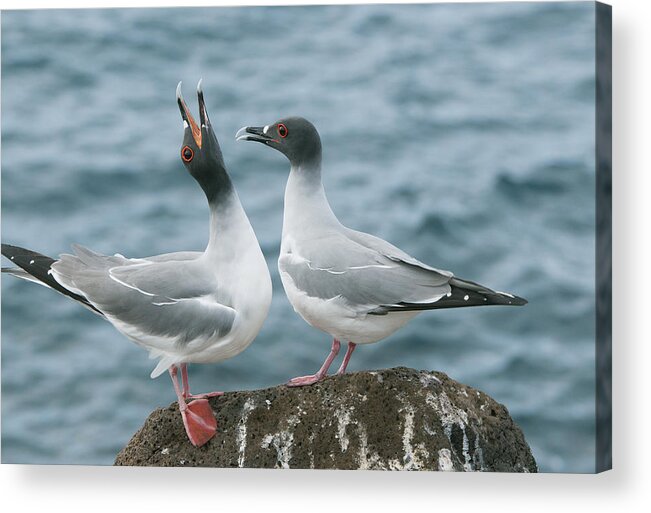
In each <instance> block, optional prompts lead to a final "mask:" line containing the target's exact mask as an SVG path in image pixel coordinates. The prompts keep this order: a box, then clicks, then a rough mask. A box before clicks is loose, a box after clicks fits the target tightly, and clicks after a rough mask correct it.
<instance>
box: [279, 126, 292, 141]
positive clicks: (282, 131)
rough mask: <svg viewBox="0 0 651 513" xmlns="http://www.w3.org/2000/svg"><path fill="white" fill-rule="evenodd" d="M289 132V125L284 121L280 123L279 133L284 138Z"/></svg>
mask: <svg viewBox="0 0 651 513" xmlns="http://www.w3.org/2000/svg"><path fill="white" fill-rule="evenodd" d="M288 133H289V131H288V130H287V127H286V126H285V125H283V124H282V123H280V124H279V125H278V135H279V136H280V137H282V138H283V139H284V138H285V137H287V134H288Z"/></svg>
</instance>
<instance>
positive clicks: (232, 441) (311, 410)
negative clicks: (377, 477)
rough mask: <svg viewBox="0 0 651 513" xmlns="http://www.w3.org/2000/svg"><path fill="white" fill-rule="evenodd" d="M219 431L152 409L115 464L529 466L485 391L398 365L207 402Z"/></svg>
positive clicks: (516, 431)
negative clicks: (188, 426) (201, 435)
mask: <svg viewBox="0 0 651 513" xmlns="http://www.w3.org/2000/svg"><path fill="white" fill-rule="evenodd" d="M210 401H211V403H210V404H211V406H212V408H213V410H214V412H215V415H216V417H217V423H218V428H217V429H218V433H217V435H216V436H215V437H214V438H213V439H212V440H211V441H210V442H208V443H207V444H206V445H204V446H203V447H200V448H196V447H193V446H192V445H191V444H190V442H189V441H188V439H187V437H186V435H185V431H184V430H183V424H182V421H181V416H180V414H179V410H178V405H177V404H176V403H173V404H172V405H170V406H169V407H167V408H165V409H158V410H156V411H154V412H153V413H152V414H151V415H150V416H149V418H148V419H147V421H146V422H145V425H144V426H143V427H142V428H141V429H140V431H138V432H137V433H136V434H135V435H134V437H133V438H132V439H131V441H130V442H129V443H128V445H127V446H126V447H125V448H124V449H123V450H122V451H121V452H120V453H119V454H118V456H117V458H116V460H115V464H116V465H145V466H208V467H256V468H319V469H386V470H453V471H474V470H481V471H496V472H536V471H537V468H536V462H535V461H534V458H533V456H532V454H531V450H530V449H529V446H528V445H527V442H526V441H525V439H524V436H523V434H522V431H521V430H520V428H519V427H518V426H517V425H516V424H515V422H513V419H511V417H510V415H509V413H508V411H507V409H506V408H505V407H504V406H502V405H501V404H499V403H497V402H496V401H494V400H493V399H491V398H490V397H489V396H487V395H486V394H484V393H483V392H480V391H479V390H476V389H474V388H471V387H469V386H466V385H463V384H461V383H458V382H456V381H454V380H452V379H450V378H449V377H447V376H446V375H445V374H443V373H440V372H426V371H420V372H419V371H416V370H412V369H407V368H404V367H399V368H395V369H387V370H381V371H375V372H357V373H352V374H345V375H343V376H336V377H329V378H328V379H326V380H325V381H323V382H321V383H318V384H316V385H313V386H309V387H303V388H289V387H287V386H284V385H280V386H277V387H273V388H267V389H264V390H253V391H242V392H227V393H226V394H225V395H224V396H221V397H217V398H212V399H210Z"/></svg>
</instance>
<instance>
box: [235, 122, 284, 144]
mask: <svg viewBox="0 0 651 513" xmlns="http://www.w3.org/2000/svg"><path fill="white" fill-rule="evenodd" d="M268 131H269V127H260V126H245V127H242V128H240V129H239V130H238V131H237V134H235V140H236V141H256V142H260V143H263V144H269V143H270V142H278V141H277V140H276V139H274V138H273V137H271V136H270V135H267V132H268Z"/></svg>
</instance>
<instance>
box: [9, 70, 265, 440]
mask: <svg viewBox="0 0 651 513" xmlns="http://www.w3.org/2000/svg"><path fill="white" fill-rule="evenodd" d="M197 95H198V100H199V115H200V124H197V123H196V121H195V120H194V118H193V117H192V114H191V113H190V110H189V109H188V107H187V105H186V104H185V102H184V100H183V98H182V96H181V84H180V83H179V86H178V88H177V102H178V105H179V108H180V110H181V116H182V117H183V124H184V137H183V145H182V147H181V152H180V158H181V160H182V161H183V164H184V165H185V167H186V169H187V170H188V172H189V173H190V175H191V176H192V177H193V178H194V179H195V180H196V181H197V182H198V183H199V185H200V186H201V188H202V189H203V191H204V193H205V194H206V197H207V199H208V205H209V207H210V237H209V242H208V246H207V247H206V250H205V251H203V252H192V251H185V252H178V253H169V254H164V255H157V256H152V257H146V258H126V257H124V256H122V255H120V254H116V255H114V256H106V255H102V254H99V253H96V252H94V251H91V250H89V249H87V248H85V247H82V246H78V245H73V249H74V253H75V254H74V255H69V254H63V255H61V256H60V258H59V259H52V258H49V257H46V256H44V255H41V254H39V253H36V252H34V251H30V250H26V249H23V248H19V247H16V246H10V245H5V244H3V245H2V254H3V255H5V256H6V257H7V258H9V259H10V260H11V261H13V263H14V264H16V265H17V266H18V267H17V268H9V269H2V271H4V272H8V273H10V274H13V275H14V276H17V277H19V278H23V279H27V280H30V281H35V282H37V283H40V284H42V285H45V286H47V287H50V288H53V289H54V290H56V291H58V292H61V293H62V294H65V295H67V296H69V297H71V298H73V299H75V300H77V301H79V302H80V303H81V304H82V305H84V306H85V307H87V308H89V309H90V310H92V311H93V312H95V313H96V314H98V315H100V316H101V317H103V318H104V319H106V320H107V321H109V322H110V323H111V324H113V326H115V327H116V328H117V329H118V331H120V332H121V333H122V334H124V335H126V336H127V337H128V338H130V339H131V340H133V341H134V342H135V343H136V344H138V345H140V346H142V347H144V348H145V349H147V350H149V353H150V357H151V358H158V365H157V366H156V368H155V369H154V370H153V372H152V373H151V377H152V378H155V377H157V376H159V375H160V374H162V373H163V372H165V371H166V370H168V371H169V374H170V376H171V378H172V383H173V384H174V390H175V392H176V395H177V398H178V403H179V409H180V411H181V415H182V417H183V423H184V425H185V430H186V432H187V435H188V438H189V439H190V441H191V442H192V443H193V444H194V445H196V446H201V445H203V444H205V443H206V442H207V441H208V440H210V439H211V438H212V437H213V436H214V434H215V432H216V427H217V423H216V420H215V417H214V415H213V412H212V410H211V408H210V405H209V404H208V400H207V399H206V398H207V397H211V396H215V395H220V394H221V392H213V393H211V394H199V395H193V394H190V389H189V385H188V374H187V364H188V363H212V362H218V361H220V360H224V359H227V358H231V357H233V356H235V355H237V354H238V353H240V352H242V351H243V350H244V349H245V348H246V347H247V346H248V345H249V344H250V343H251V342H252V341H253V339H254V338H255V337H256V335H257V334H258V332H259V330H260V328H261V326H262V323H263V321H264V320H265V318H266V316H267V313H268V310H269V305H270V303H271V279H270V276H269V270H268V268H267V265H266V262H265V258H264V256H263V254H262V251H261V250H260V245H259V244H258V240H257V239H256V236H255V233H254V232H253V228H252V227H251V224H250V223H249V219H248V218H247V216H246V214H245V212H244V209H243V208H242V205H241V204H240V200H239V198H238V196H237V193H236V192H235V188H234V187H233V184H232V182H231V180H230V178H229V176H228V173H227V171H226V167H225V164H224V159H223V156H222V152H221V149H220V147H219V143H218V142H217V138H216V136H215V133H214V131H213V128H212V126H211V124H210V120H209V119H208V113H207V112H206V107H205V103H204V99H203V93H202V90H201V82H199V86H198V87H197ZM179 368H180V371H181V378H182V390H181V387H180V386H179V382H178V377H177V374H178V370H179ZM186 399H192V401H191V402H189V403H187V404H186Z"/></svg>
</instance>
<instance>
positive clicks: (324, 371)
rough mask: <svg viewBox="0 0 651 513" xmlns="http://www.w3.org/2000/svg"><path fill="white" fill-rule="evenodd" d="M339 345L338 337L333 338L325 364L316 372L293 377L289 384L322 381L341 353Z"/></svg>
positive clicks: (290, 385) (298, 385)
mask: <svg viewBox="0 0 651 513" xmlns="http://www.w3.org/2000/svg"><path fill="white" fill-rule="evenodd" d="M339 347H341V344H340V343H339V341H338V340H337V339H336V338H335V339H333V341H332V347H331V348H330V354H329V355H328V357H327V358H326V359H325V362H323V365H322V366H321V368H320V369H319V371H318V372H317V373H316V374H311V375H309V376H299V377H297V378H292V379H290V380H289V381H288V382H287V386H289V387H302V386H305V385H313V384H314V383H316V382H317V381H321V380H322V379H323V378H325V376H326V374H327V373H328V369H329V368H330V365H332V360H334V359H335V357H336V356H337V354H338V353H339Z"/></svg>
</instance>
